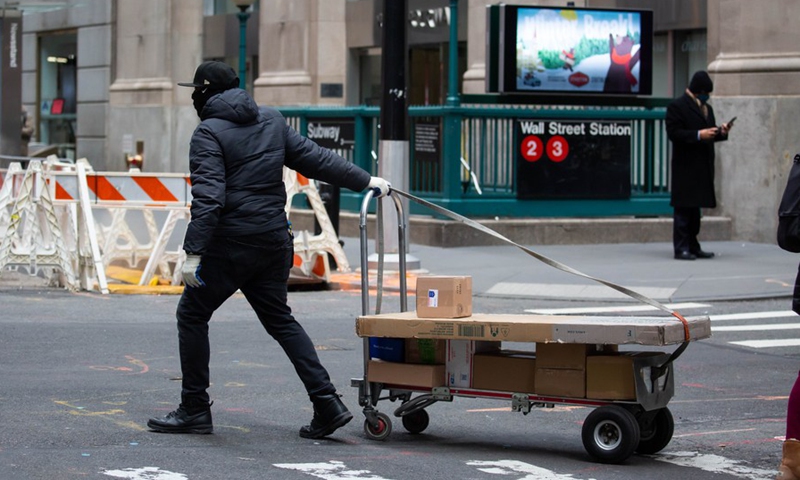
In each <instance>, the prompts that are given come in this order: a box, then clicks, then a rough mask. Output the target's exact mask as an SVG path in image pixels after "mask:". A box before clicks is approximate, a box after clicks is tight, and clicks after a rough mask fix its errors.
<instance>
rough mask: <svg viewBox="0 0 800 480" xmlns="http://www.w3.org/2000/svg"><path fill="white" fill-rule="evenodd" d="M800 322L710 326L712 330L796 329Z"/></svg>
mask: <svg viewBox="0 0 800 480" xmlns="http://www.w3.org/2000/svg"><path fill="white" fill-rule="evenodd" d="M797 329H800V323H773V324H770V325H732V326H727V327H711V331H712V332H761V331H767V330H797Z"/></svg>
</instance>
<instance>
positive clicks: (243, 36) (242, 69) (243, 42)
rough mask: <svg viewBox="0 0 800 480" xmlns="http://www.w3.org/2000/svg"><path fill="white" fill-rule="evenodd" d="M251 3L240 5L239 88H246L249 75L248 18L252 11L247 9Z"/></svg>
mask: <svg viewBox="0 0 800 480" xmlns="http://www.w3.org/2000/svg"><path fill="white" fill-rule="evenodd" d="M248 8H250V6H249V5H240V6H239V13H237V14H236V16H237V17H239V88H242V89H244V88H245V86H246V84H247V83H246V75H247V19H248V18H250V12H248V11H247V9H248Z"/></svg>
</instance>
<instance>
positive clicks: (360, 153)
mask: <svg viewBox="0 0 800 480" xmlns="http://www.w3.org/2000/svg"><path fill="white" fill-rule="evenodd" d="M462 98H463V103H462V105H460V106H426V107H409V109H408V112H409V120H410V121H409V131H410V136H409V143H410V145H409V156H410V158H409V190H410V193H412V194H414V195H417V196H419V197H422V198H424V199H426V200H428V201H431V202H433V203H436V204H439V205H441V206H443V207H445V208H448V209H450V210H453V211H455V212H458V213H460V214H462V215H465V216H471V217H495V216H499V217H590V216H592V217H596V216H653V215H670V214H671V213H672V209H671V208H670V207H669V185H668V182H669V175H668V173H669V148H670V146H669V141H668V139H667V137H666V132H665V129H664V115H665V108H664V106H665V105H666V100H655V101H654V100H648V101H646V103H645V102H641V101H640V102H639V103H638V104H637V103H636V102H635V101H633V102H632V101H628V105H623V106H619V105H598V104H596V103H595V104H591V105H589V104H584V105H567V104H564V105H557V104H553V103H554V102H548V103H549V104H550V105H547V106H533V105H523V104H519V103H518V104H500V103H493V104H487V103H486V96H469V95H467V96H464V97H462ZM470 100H477V101H476V102H475V103H471V102H470ZM508 100H511V101H513V100H514V99H513V98H508ZM562 101H563V100H562ZM468 102H470V103H468ZM479 102H480V103H479ZM617 103H619V102H617ZM280 110H281V112H282V113H283V114H284V116H285V117H286V118H287V120H288V121H289V123H290V125H292V127H293V128H295V129H296V130H297V131H298V132H300V133H301V134H303V135H306V134H307V127H308V123H309V119H311V120H312V121H319V120H320V119H328V120H333V119H350V120H352V121H353V123H354V136H355V144H354V145H353V146H352V148H346V149H341V150H337V152H338V153H339V154H341V155H342V156H344V157H345V158H347V159H348V160H350V161H352V162H354V163H356V164H357V165H358V166H360V167H362V168H364V169H365V170H367V171H369V172H372V173H373V174H376V173H377V171H378V170H377V161H376V158H377V152H378V140H379V134H378V128H379V125H378V123H379V118H380V109H379V108H377V107H366V106H362V107H281V108H280ZM527 119H531V120H535V119H542V120H562V121H566V120H615V121H629V122H630V123H631V126H632V137H631V143H632V145H631V169H630V171H631V196H630V198H625V199H608V200H606V199H603V200H596V199H588V200H587V199H557V200H522V199H518V198H517V191H516V162H517V151H518V144H519V139H517V138H516V136H517V134H516V128H515V125H516V123H515V122H516V121H518V120H527ZM422 134H424V135H425V137H426V138H424V139H421V138H420V139H418V138H416V137H417V135H422ZM432 139H433V140H432ZM465 164H466V165H468V166H469V171H471V172H472V173H473V174H474V175H475V176H476V177H477V180H478V185H479V187H480V193H479V192H478V190H477V189H476V188H475V185H474V183H473V182H471V181H470V177H469V174H468V171H467V169H466V168H464V165H465ZM361 198H362V196H361V194H356V193H353V192H350V191H347V190H343V191H342V192H341V208H342V210H344V211H353V212H357V211H358V209H359V208H360V201H361ZM415 207H417V206H416V205H415V204H412V205H411V213H412V214H414V213H419V214H425V215H428V214H430V212H429V211H422V210H417V208H415Z"/></svg>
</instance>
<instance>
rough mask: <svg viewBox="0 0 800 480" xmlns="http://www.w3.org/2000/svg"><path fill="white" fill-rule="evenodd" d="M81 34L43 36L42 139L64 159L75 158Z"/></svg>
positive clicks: (40, 93) (40, 60) (40, 123)
mask: <svg viewBox="0 0 800 480" xmlns="http://www.w3.org/2000/svg"><path fill="white" fill-rule="evenodd" d="M76 54H77V34H76V33H74V32H71V33H60V34H50V35H42V36H40V37H39V95H38V104H39V125H38V128H37V131H38V132H39V133H38V135H37V136H38V141H39V142H40V143H41V144H42V146H45V147H51V148H52V149H53V153H55V154H56V155H58V156H59V157H61V158H71V159H74V158H75V127H76V115H75V113H76V111H77V99H78V95H77V79H78V75H77V57H76Z"/></svg>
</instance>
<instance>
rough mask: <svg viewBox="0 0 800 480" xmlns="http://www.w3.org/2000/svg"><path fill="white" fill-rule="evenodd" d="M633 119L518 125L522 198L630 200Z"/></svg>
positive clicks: (521, 123)
mask: <svg viewBox="0 0 800 480" xmlns="http://www.w3.org/2000/svg"><path fill="white" fill-rule="evenodd" d="M632 129H633V128H632V125H631V122H629V121H610V120H609V121H607V120H575V121H572V120H539V119H536V120H528V119H525V120H523V119H519V120H517V121H516V137H515V138H516V139H517V142H516V147H517V197H518V198H521V199H547V198H561V199H572V198H575V199H587V198H600V199H602V198H609V199H610V198H615V199H616V198H629V197H630V194H631V178H630V177H631V137H632Z"/></svg>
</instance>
